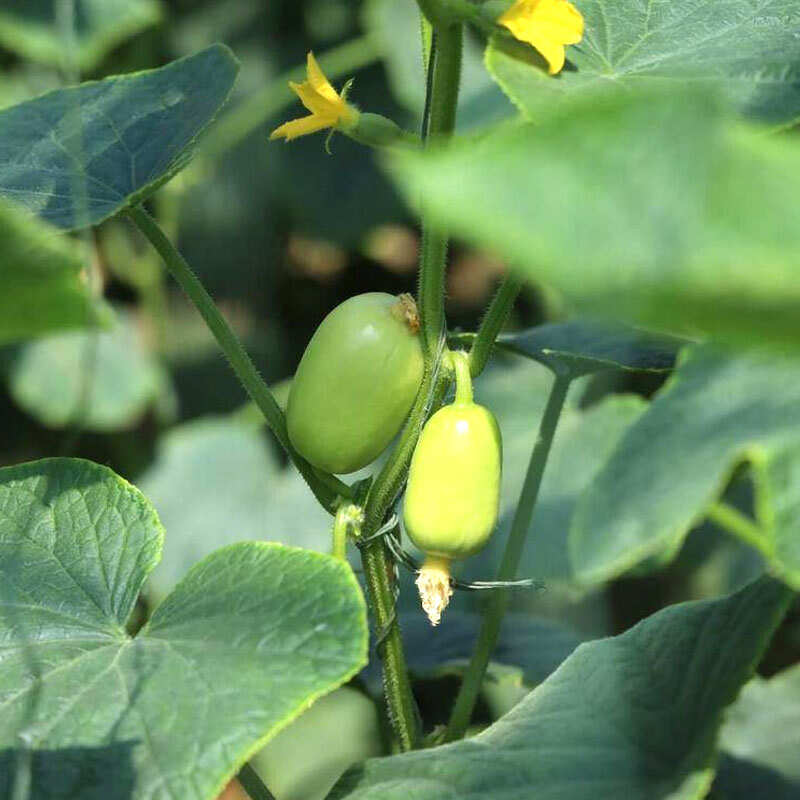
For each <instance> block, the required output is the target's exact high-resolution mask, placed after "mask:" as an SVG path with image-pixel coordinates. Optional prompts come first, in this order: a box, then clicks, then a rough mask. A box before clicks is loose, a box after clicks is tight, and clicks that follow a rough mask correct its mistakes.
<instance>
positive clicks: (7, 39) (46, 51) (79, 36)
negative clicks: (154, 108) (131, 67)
mask: <svg viewBox="0 0 800 800" xmlns="http://www.w3.org/2000/svg"><path fill="white" fill-rule="evenodd" d="M58 5H59V2H58V0H3V2H2V3H0V44H2V45H3V46H4V47H6V48H8V49H9V50H14V51H15V52H17V53H19V54H20V55H21V56H23V57H24V58H28V59H31V60H33V61H41V62H44V63H46V64H53V65H54V66H57V67H60V66H63V65H64V63H65V59H68V58H69V55H68V44H67V42H65V40H64V35H63V31H62V30H61V29H60V27H59V20H58ZM74 8H75V10H74V19H75V32H74V36H75V53H74V55H73V56H72V57H73V58H74V62H75V64H76V66H78V67H80V68H81V69H91V67H93V66H94V65H95V64H96V63H97V62H98V61H99V60H100V59H101V58H102V57H103V56H104V55H105V54H106V53H107V52H108V51H109V50H111V49H112V48H113V47H115V46H116V45H117V44H119V43H120V42H122V41H124V40H125V39H127V38H128V37H129V36H133V35H134V34H135V33H138V32H139V31H141V30H143V29H144V28H147V27H149V26H150V25H153V24H155V23H156V22H158V21H159V20H160V19H161V13H162V10H161V5H160V4H159V2H158V0H75V2H74Z"/></svg>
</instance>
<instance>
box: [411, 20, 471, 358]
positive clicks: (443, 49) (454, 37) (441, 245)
mask: <svg viewBox="0 0 800 800" xmlns="http://www.w3.org/2000/svg"><path fill="white" fill-rule="evenodd" d="M462 39H463V30H462V27H461V25H450V26H446V27H441V28H436V29H435V30H434V34H433V41H432V45H431V53H430V58H429V60H428V93H427V98H426V113H425V123H424V124H425V129H424V130H423V132H422V137H423V139H424V140H426V142H427V141H428V140H432V141H435V140H436V139H441V138H446V137H449V136H450V135H451V134H452V132H453V129H454V128H455V122H456V107H457V105H458V88H459V83H460V80H461V48H462ZM428 217H429V215H428V213H427V212H426V210H425V202H424V198H423V201H422V219H423V226H422V247H421V252H420V270H419V310H420V319H421V321H422V340H423V344H424V346H425V355H426V359H427V361H428V362H429V363H431V362H432V360H433V358H434V357H435V355H436V354H437V353H438V350H439V341H440V339H441V337H442V335H443V332H444V282H445V268H446V263H447V234H446V233H445V232H444V231H443V230H441V228H439V227H437V226H436V225H435V224H434V223H433V222H432V221H431V220H430V219H429V218H428Z"/></svg>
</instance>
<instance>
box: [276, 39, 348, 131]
mask: <svg viewBox="0 0 800 800" xmlns="http://www.w3.org/2000/svg"><path fill="white" fill-rule="evenodd" d="M306 74H307V75H308V80H306V81H304V82H303V83H293V82H292V81H289V87H290V88H291V90H292V91H293V92H294V93H295V94H296V95H297V96H298V97H299V98H300V102H302V104H303V105H304V106H305V107H306V108H307V109H308V110H309V111H310V112H311V115H310V116H308V117H302V118H301V119H293V120H292V121H291V122H285V123H284V124H283V125H281V126H280V127H279V128H276V129H275V130H274V131H272V134H271V135H270V137H269V138H270V139H278V138H280V137H281V136H283V137H284V138H285V139H286V140H287V141H289V140H291V139H296V138H297V137H298V136H305V135H306V134H309V133H316V132H317V131H321V130H324V129H325V128H336V127H338V126H339V125H352V124H354V123H355V121H356V120H357V119H358V112H357V111H356V110H355V109H354V108H353V107H352V106H349V105H347V103H346V102H345V99H344V97H342V96H341V95H340V94H339V93H338V92H337V91H336V89H334V88H333V86H331V84H330V82H329V81H328V79H327V78H326V77H325V75H324V74H323V72H322V70H321V69H320V67H319V64H317V60H316V59H315V58H314V54H313V53H309V54H308V63H307V65H306Z"/></svg>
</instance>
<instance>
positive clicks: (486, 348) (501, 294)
mask: <svg viewBox="0 0 800 800" xmlns="http://www.w3.org/2000/svg"><path fill="white" fill-rule="evenodd" d="M522 284H523V280H522V278H518V277H517V276H516V275H507V276H506V277H505V278H504V279H503V282H502V283H501V284H500V288H499V289H498V290H497V293H496V294H495V296H494V297H493V298H492V302H491V303H490V304H489V308H488V309H487V310H486V314H485V316H484V318H483V320H481V326H480V328H479V329H478V334H477V336H476V337H475V339H474V340H473V342H472V349H471V350H470V353H469V361H470V371H471V372H472V376H473V377H476V376H478V375H480V374H481V372H483V368H484V367H485V366H486V362H487V361H488V360H489V354H490V353H491V351H492V346H493V345H494V342H495V339H497V336H498V334H499V333H500V331H501V330H503V325H505V323H506V320H507V319H508V315H509V314H510V313H511V309H512V308H513V307H514V301H515V300H516V299H517V295H518V294H519V292H520V289H521V288H522Z"/></svg>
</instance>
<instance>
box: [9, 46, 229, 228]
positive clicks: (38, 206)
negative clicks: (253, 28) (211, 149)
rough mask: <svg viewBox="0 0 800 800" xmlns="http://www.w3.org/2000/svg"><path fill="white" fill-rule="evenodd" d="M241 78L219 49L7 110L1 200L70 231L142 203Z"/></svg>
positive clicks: (183, 157) (182, 159)
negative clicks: (13, 202)
mask: <svg viewBox="0 0 800 800" xmlns="http://www.w3.org/2000/svg"><path fill="white" fill-rule="evenodd" d="M237 70H238V65H237V62H236V59H235V58H234V57H233V55H232V54H231V52H230V50H228V48H227V47H225V46H224V45H214V46H212V47H209V48H208V49H207V50H203V51H202V52H200V53H197V54H196V55H193V56H189V57H188V58H184V59H181V60H179V61H174V62H172V63H171V64H168V65H167V66H166V67H162V68H161V69H155V70H151V71H149V72H139V73H135V74H132V75H117V76H114V77H111V78H106V79H105V80H103V81H98V82H92V83H84V84H81V85H80V86H76V87H74V88H69V89H60V90H58V91H55V92H50V93H49V94H45V95H42V96H41V97H37V98H36V99H34V100H29V101H28V102H26V103H21V104H20V105H17V106H12V107H11V108H7V109H5V110H3V111H1V112H0V194H3V195H6V196H8V197H10V198H11V199H13V200H15V201H17V202H20V203H22V204H23V205H25V206H27V207H28V208H30V209H31V210H33V211H35V212H36V213H37V214H39V216H41V217H43V218H44V219H46V220H48V221H50V222H52V223H53V224H55V225H57V226H59V227H61V228H69V229H75V228H82V227H86V226H89V225H96V224H97V223H98V222H101V221H102V220H104V219H106V218H108V217H110V216H113V215H114V214H116V213H117V212H119V211H121V210H122V209H124V208H126V207H128V206H131V205H133V204H135V203H138V202H141V201H142V200H144V199H145V198H146V197H147V196H148V195H150V194H152V192H154V191H155V190H156V189H157V188H158V187H159V186H161V184H163V183H164V182H166V181H168V180H169V179H170V178H171V177H172V176H173V175H174V174H175V173H176V172H178V171H179V170H180V169H181V168H182V167H183V166H185V164H186V162H187V161H188V159H189V158H190V156H191V149H192V146H193V144H194V142H195V140H196V139H197V137H198V136H199V135H200V134H201V133H202V131H203V130H204V129H205V128H206V126H207V125H208V124H209V123H210V122H211V120H212V119H213V118H214V115H215V114H216V113H217V112H218V111H219V109H220V108H221V107H222V105H223V103H224V102H225V99H226V98H227V96H228V93H229V92H230V90H231V87H232V86H233V82H234V80H235V79H236V72H237Z"/></svg>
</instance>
